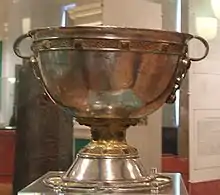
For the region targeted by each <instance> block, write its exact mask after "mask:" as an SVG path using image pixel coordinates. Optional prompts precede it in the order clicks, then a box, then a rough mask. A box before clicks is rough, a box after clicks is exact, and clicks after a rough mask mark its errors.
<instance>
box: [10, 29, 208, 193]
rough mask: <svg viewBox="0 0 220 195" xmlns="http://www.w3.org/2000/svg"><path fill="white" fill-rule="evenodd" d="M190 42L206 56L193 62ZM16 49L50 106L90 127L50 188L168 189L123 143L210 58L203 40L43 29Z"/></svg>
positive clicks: (132, 32)
mask: <svg viewBox="0 0 220 195" xmlns="http://www.w3.org/2000/svg"><path fill="white" fill-rule="evenodd" d="M27 37H31V38H32V39H33V44H32V47H31V48H32V51H33V53H34V55H33V56H32V57H29V56H22V54H21V53H20V50H19V44H20V42H21V41H22V40H23V39H24V38H27ZM193 38H195V39H198V40H200V41H201V42H202V43H203V44H204V46H205V48H206V52H205V54H204V56H202V57H201V58H197V59H195V58H190V57H189V56H188V42H189V41H190V40H191V39H193ZM14 51H15V53H16V54H17V56H19V57H21V58H25V59H31V61H32V65H31V66H32V67H33V69H34V70H35V72H36V74H37V76H38V78H40V80H41V82H42V83H43V86H44V88H45V91H46V93H47V94H48V96H49V97H50V98H51V99H52V101H53V102H55V103H57V104H59V105H61V106H63V107H64V108H66V110H68V111H69V113H71V114H72V115H74V116H75V117H76V120H77V121H78V122H79V124H81V125H86V126H89V127H90V128H91V134H92V141H91V142H90V143H89V144H88V145H87V146H86V147H84V148H83V149H82V150H81V151H80V152H79V154H78V157H77V159H76V160H75V161H74V163H73V164H72V166H71V167H70V168H69V170H68V171H67V172H66V173H65V174H62V175H58V176H52V177H50V176H49V177H47V178H46V179H45V180H44V182H45V184H46V185H48V186H50V187H52V188H54V189H56V190H61V191H69V190H70V191H88V190H90V192H93V191H95V192H100V191H101V192H102V191H108V192H121V191H123V192H124V191H126V192H127V191H142V190H146V191H151V192H153V193H154V192H159V191H160V190H161V189H164V187H167V186H168V185H170V184H171V179H170V178H169V177H167V176H164V175H161V174H158V173H157V171H156V169H152V172H151V173H150V174H149V175H148V174H147V173H146V171H145V170H144V168H143V166H142V164H141V162H140V159H139V155H138V151H137V149H136V148H134V147H132V146H130V145H129V144H128V143H127V141H126V129H127V128H128V127H129V126H134V125H137V124H138V123H140V118H142V117H145V116H146V115H149V114H151V113H152V112H154V111H156V110H157V109H158V108H160V107H161V106H162V105H163V104H164V103H173V102H174V101H175V93H176V90H178V89H179V88H180V85H181V83H182V80H183V79H184V78H185V76H186V73H187V70H188V69H189V67H190V63H191V61H199V60H202V59H203V58H205V57H206V56H207V55H208V51H209V47H208V43H207V42H206V41H205V40H204V39H203V38H201V37H194V36H192V35H189V34H184V33H175V32H168V31H159V30H147V29H134V28H118V27H109V26H108V27H105V26H102V27H82V26H81V27H79V26H78V27H77V26H76V27H69V28H45V29H38V30H33V31H30V32H29V33H28V34H26V35H22V36H21V37H19V38H18V39H17V40H16V42H15V44H14ZM37 61H38V63H37Z"/></svg>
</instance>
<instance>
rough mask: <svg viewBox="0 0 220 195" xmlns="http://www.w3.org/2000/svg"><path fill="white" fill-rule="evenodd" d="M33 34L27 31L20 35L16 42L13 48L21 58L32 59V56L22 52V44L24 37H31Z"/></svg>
mask: <svg viewBox="0 0 220 195" xmlns="http://www.w3.org/2000/svg"><path fill="white" fill-rule="evenodd" d="M31 37H32V36H31V34H30V33H26V34H23V35H21V36H19V37H18V38H17V39H16V40H15V42H14V44H13V50H14V53H15V54H16V55H17V56H18V57H19V58H22V59H24V60H30V59H31V56H23V55H22V54H21V52H20V44H21V42H22V41H23V40H24V39H27V38H31Z"/></svg>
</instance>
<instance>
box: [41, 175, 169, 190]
mask: <svg viewBox="0 0 220 195" xmlns="http://www.w3.org/2000/svg"><path fill="white" fill-rule="evenodd" d="M63 176H64V174H63V175H57V176H50V177H48V178H45V180H44V183H45V184H46V185H47V186H49V187H51V188H53V189H54V190H55V191H60V192H68V191H71V192H74V191H75V192H87V193H88V192H139V191H151V192H155V193H157V192H158V191H160V190H163V189H164V188H166V187H167V186H170V184H171V179H170V178H169V177H166V176H163V175H159V174H158V175H154V176H149V177H147V178H145V179H143V180H142V181H130V182H128V181H109V182H107V181H105V182H103V181H100V182H99V181H97V182H96V183H93V182H85V181H83V182H80V181H72V180H67V179H63Z"/></svg>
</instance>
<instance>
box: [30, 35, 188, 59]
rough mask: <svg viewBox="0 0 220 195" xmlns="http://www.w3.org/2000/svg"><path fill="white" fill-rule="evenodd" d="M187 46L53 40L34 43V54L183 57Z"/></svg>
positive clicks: (95, 39)
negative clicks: (96, 52) (127, 53)
mask: <svg viewBox="0 0 220 195" xmlns="http://www.w3.org/2000/svg"><path fill="white" fill-rule="evenodd" d="M186 47H187V45H184V44H178V43H172V42H171V43H170V42H163V41H157V42H155V41H145V40H118V39H103V38H102V39H100V38H99V39H98V38H82V39H78V38H51V39H45V40H38V41H34V43H33V45H32V50H33V51H34V52H39V51H44V50H99V51H100V50H101V51H130V52H146V53H159V54H170V55H183V54H184V52H185V51H184V50H185V48H186Z"/></svg>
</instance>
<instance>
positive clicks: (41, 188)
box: [18, 172, 188, 195]
mask: <svg viewBox="0 0 220 195" xmlns="http://www.w3.org/2000/svg"><path fill="white" fill-rule="evenodd" d="M59 174H62V173H59V172H49V173H47V174H46V175H44V176H42V177H41V178H39V179H38V180H36V181H35V182H33V183H31V184H30V185H29V186H27V187H26V188H24V189H23V190H21V191H20V192H19V193H18V195H58V194H59V195H61V194H62V195H73V194H82V195H83V194H90V195H92V194H106V195H107V194H111V195H114V194H116V193H108V192H102V191H94V192H92V193H91V192H88V193H87V192H85V193H82V192H80V193H78V192H77V193H73V192H67V193H65V192H56V191H54V190H53V189H51V188H49V187H47V186H46V185H45V184H44V183H43V180H44V178H46V177H48V176H51V175H52V176H53V175H59ZM163 175H166V176H169V177H170V178H172V185H171V186H170V187H167V188H166V189H164V190H163V191H160V192H141V193H137V192H133V193H132V192H131V193H128V192H126V194H130V195H136V194H144V195H152V194H157V195H188V192H187V190H186V187H185V185H184V182H183V180H182V177H181V174H180V173H163ZM121 194H123V193H121ZM117 195H119V193H117Z"/></svg>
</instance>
